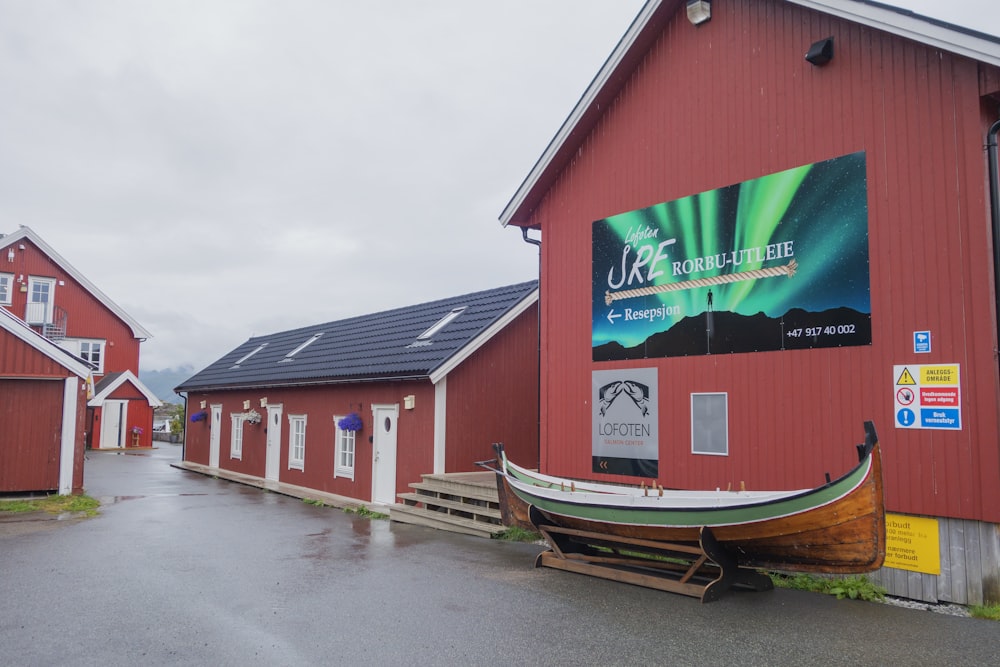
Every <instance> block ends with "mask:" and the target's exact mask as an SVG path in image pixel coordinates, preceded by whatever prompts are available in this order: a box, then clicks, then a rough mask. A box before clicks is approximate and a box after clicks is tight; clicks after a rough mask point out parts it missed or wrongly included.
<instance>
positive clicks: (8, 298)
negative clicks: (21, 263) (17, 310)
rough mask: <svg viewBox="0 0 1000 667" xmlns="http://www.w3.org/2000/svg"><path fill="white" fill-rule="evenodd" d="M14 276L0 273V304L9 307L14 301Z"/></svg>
mask: <svg viewBox="0 0 1000 667" xmlns="http://www.w3.org/2000/svg"><path fill="white" fill-rule="evenodd" d="M13 294H14V274H13V273H0V304H3V305H5V306H9V305H10V304H11V303H13V301H14V297H13Z"/></svg>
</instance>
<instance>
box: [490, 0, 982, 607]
mask: <svg viewBox="0 0 1000 667" xmlns="http://www.w3.org/2000/svg"><path fill="white" fill-rule="evenodd" d="M692 5H694V7H692V9H696V10H699V12H694V13H692V14H691V15H689V13H688V12H687V11H686V9H687V8H688V7H689V6H692ZM998 118H1000V39H998V38H997V36H995V35H985V34H981V33H976V32H973V31H969V30H965V29H962V28H957V27H954V26H949V25H946V24H942V23H941V22H940V21H934V20H925V19H922V18H921V17H919V16H914V15H912V14H911V13H909V12H904V11H896V10H894V9H893V8H891V7H889V6H887V5H884V4H881V3H864V2H825V3H815V2H800V1H788V2H783V1H780V0H752V1H751V0H714V1H712V2H699V3H692V2H688V3H685V2H681V1H679V0H662V1H655V0H651V1H650V2H648V3H646V5H645V6H644V7H643V8H642V10H641V12H640V14H639V16H638V17H637V19H636V20H635V22H634V23H633V24H632V25H631V26H630V28H629V30H628V32H627V33H626V34H625V35H624V37H623V38H622V40H621V42H620V43H619V44H618V46H617V47H616V49H615V50H614V52H613V53H612V55H611V57H610V58H609V59H608V60H607V62H606V63H605V65H604V67H603V68H602V69H601V71H600V72H598V73H597V75H596V76H595V78H594V80H593V83H592V84H591V86H590V87H589V88H588V89H587V90H586V91H585V92H584V94H583V96H582V98H581V99H580V101H579V102H578V104H577V105H576V107H575V108H573V110H572V112H571V114H570V116H569V118H568V119H567V120H566V122H565V123H564V124H563V126H562V127H561V128H559V130H558V132H557V134H556V136H555V137H554V139H553V140H552V142H551V143H550V144H549V146H548V147H547V148H546V150H545V152H544V153H543V155H542V156H541V158H540V159H539V160H538V162H537V163H536V165H535V167H534V168H533V170H532V171H531V172H530V173H529V174H528V176H527V177H526V179H525V180H524V182H523V184H522V185H521V187H520V188H519V189H518V190H517V192H516V193H515V195H514V197H513V198H512V200H511V201H510V203H509V204H508V206H507V208H506V209H505V210H504V211H503V213H502V215H501V222H502V223H503V224H504V225H510V226H515V227H520V228H521V229H520V230H518V231H520V232H522V233H524V234H525V237H526V239H528V240H534V241H537V240H538V237H539V234H540V237H541V313H542V315H541V322H540V331H541V383H542V390H541V408H540V412H541V414H540V420H541V435H540V459H541V470H542V471H543V472H547V473H552V474H556V475H560V476H565V477H575V478H578V479H599V480H605V481H613V480H614V481H619V482H622V481H624V482H634V483H636V484H639V483H640V482H641V481H647V483H648V480H649V479H650V478H655V479H656V480H658V481H659V483H661V484H662V485H664V486H669V487H679V488H706V487H707V488H712V489H715V488H717V487H721V488H726V487H727V486H728V485H734V487H738V486H739V485H740V484H741V483H742V482H745V483H746V484H747V485H748V488H758V489H762V488H810V487H814V486H817V485H818V484H819V483H821V482H822V480H823V479H824V475H825V473H832V474H833V475H837V474H840V473H841V472H843V471H846V470H847V469H849V468H850V466H851V465H852V464H853V463H854V462H855V461H856V459H853V458H852V457H854V450H853V447H852V446H851V445H852V444H853V443H856V442H860V441H861V439H862V437H863V433H862V422H863V421H864V420H868V419H871V420H874V421H875V423H876V425H877V427H878V430H879V434H880V436H881V441H882V445H883V456H884V462H885V474H886V480H885V481H886V502H887V509H888V511H889V512H891V513H893V514H892V516H891V518H890V522H891V523H890V531H889V538H890V539H889V545H888V551H889V556H890V557H893V558H889V559H888V560H887V563H889V562H892V563H893V564H892V566H891V567H886V568H885V569H883V570H882V572H881V574H879V575H878V578H879V581H880V582H881V583H882V584H883V585H885V586H886V587H887V588H888V589H889V592H890V593H894V594H899V595H905V596H909V597H916V598H922V599H928V600H938V599H940V600H949V601H954V602H959V603H982V602H983V601H984V600H987V601H992V602H997V601H1000V576H998V575H1000V525H998V524H1000V443H998V437H997V433H998V406H1000V378H998V366H997V353H996V350H997V308H996V303H997V302H996V298H997V292H996V275H997V274H996V271H997V254H996V253H997V249H996V241H997V239H996V234H997V230H1000V220H997V216H998V213H997V204H996V202H997V197H998V187H1000V186H998V183H997V176H996V171H995V170H994V171H992V173H991V171H990V169H989V168H988V163H989V162H990V161H992V162H993V164H994V165H995V160H996V151H997V148H996V146H997V132H998V128H1000V123H998V122H997V119H998ZM984 145H985V146H988V147H989V150H988V151H984ZM991 201H992V202H993V212H992V214H991V206H990V204H991ZM526 251H527V250H526ZM531 251H532V252H533V251H534V249H532V250H531ZM626 389H627V391H626ZM918 525H919V526H921V528H920V529H919V530H916V532H914V533H913V534H912V540H911V538H910V537H908V536H906V534H905V531H908V530H914V528H913V527H914V526H918ZM918 533H919V534H918ZM897 538H899V539H897ZM910 542H914V543H915V544H919V545H920V548H919V550H918V549H913V550H911V549H910V546H909V544H910ZM908 559H909V560H912V561H913V563H915V564H909V563H908V562H907V561H908Z"/></svg>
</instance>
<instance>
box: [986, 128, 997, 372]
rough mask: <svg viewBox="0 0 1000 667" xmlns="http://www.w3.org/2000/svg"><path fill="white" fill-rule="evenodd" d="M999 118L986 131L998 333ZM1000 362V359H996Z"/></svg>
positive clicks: (994, 294) (994, 295)
mask: <svg viewBox="0 0 1000 667" xmlns="http://www.w3.org/2000/svg"><path fill="white" fill-rule="evenodd" d="M998 134H1000V120H998V121H997V122H995V123H993V125H992V126H991V127H990V129H989V132H987V133H986V155H987V157H988V161H989V166H990V218H991V220H992V223H993V297H994V300H995V301H996V304H995V307H996V311H995V313H994V314H995V315H996V318H997V329H996V330H997V332H998V335H1000V176H998V172H1000V169H998V166H997V161H998V156H997V135H998ZM998 363H1000V360H998Z"/></svg>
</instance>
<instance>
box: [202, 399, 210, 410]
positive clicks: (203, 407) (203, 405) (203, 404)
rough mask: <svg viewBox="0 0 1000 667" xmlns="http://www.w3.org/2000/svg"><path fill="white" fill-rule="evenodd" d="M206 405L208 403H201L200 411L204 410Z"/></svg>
mask: <svg viewBox="0 0 1000 667" xmlns="http://www.w3.org/2000/svg"><path fill="white" fill-rule="evenodd" d="M207 403H208V401H202V402H201V409H202V410H204V409H205V405H206V404H207Z"/></svg>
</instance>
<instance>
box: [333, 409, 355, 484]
mask: <svg viewBox="0 0 1000 667" xmlns="http://www.w3.org/2000/svg"><path fill="white" fill-rule="evenodd" d="M341 419H343V416H338V417H334V418H333V427H334V439H335V442H334V451H335V458H334V460H333V476H334V477H346V478H348V479H351V480H353V479H354V446H355V442H356V440H355V437H356V436H357V431H345V430H343V429H341V428H340V427H339V426H337V423H338V422H339V421H340V420H341Z"/></svg>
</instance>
